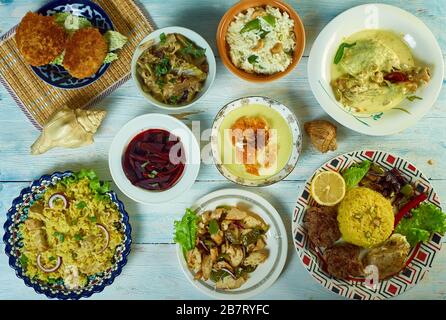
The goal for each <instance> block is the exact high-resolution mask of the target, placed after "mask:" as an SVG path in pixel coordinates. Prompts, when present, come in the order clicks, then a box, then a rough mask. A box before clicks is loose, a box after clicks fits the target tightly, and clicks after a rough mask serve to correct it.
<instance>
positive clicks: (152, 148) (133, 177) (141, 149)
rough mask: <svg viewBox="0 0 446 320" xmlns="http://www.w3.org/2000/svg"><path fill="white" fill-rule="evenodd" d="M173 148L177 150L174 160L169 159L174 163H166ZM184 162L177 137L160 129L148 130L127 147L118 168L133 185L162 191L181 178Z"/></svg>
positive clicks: (169, 161)
mask: <svg viewBox="0 0 446 320" xmlns="http://www.w3.org/2000/svg"><path fill="white" fill-rule="evenodd" d="M178 144H180V147H179V148H178V146H177V145H178ZM173 147H176V148H177V149H178V152H177V154H176V157H177V159H172V160H174V161H175V163H173V162H172V161H171V159H170V156H171V155H170V153H171V150H172V148H173ZM178 159H179V160H180V161H178ZM184 160H185V157H184V151H183V145H182V143H181V141H180V139H179V138H178V137H176V136H174V135H172V134H170V133H169V132H168V131H165V130H162V129H150V130H147V131H144V132H142V133H140V134H139V135H137V136H136V137H135V138H134V139H133V140H132V141H131V142H130V143H129V145H128V147H127V150H126V152H125V155H124V159H123V162H122V167H123V169H124V172H125V174H126V176H127V178H128V179H129V180H130V182H131V183H132V184H133V185H136V186H138V187H141V188H143V189H146V190H161V191H162V190H167V189H169V188H171V187H172V186H173V185H174V184H175V183H176V182H177V181H178V179H180V178H181V175H182V173H183V171H184V162H185V161H184ZM177 161H178V163H176V162H177Z"/></svg>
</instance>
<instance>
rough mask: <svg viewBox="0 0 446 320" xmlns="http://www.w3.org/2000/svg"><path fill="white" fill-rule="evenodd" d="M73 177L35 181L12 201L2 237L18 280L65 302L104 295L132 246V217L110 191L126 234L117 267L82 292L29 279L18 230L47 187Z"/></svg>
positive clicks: (116, 258)
mask: <svg viewBox="0 0 446 320" xmlns="http://www.w3.org/2000/svg"><path fill="white" fill-rule="evenodd" d="M72 174H73V172H71V171H66V172H63V173H62V172H55V173H53V174H52V175H44V176H42V177H41V178H40V179H38V180H35V181H33V182H32V183H31V185H30V186H29V187H27V188H25V189H23V190H22V191H21V193H20V196H18V197H17V198H15V199H14V200H13V202H12V206H11V208H10V209H9V211H8V213H7V217H6V222H5V225H4V230H5V235H4V236H3V241H4V243H5V245H6V247H5V253H6V255H7V256H8V258H9V265H10V266H11V267H12V268H13V269H14V270H15V272H16V275H17V277H19V278H20V279H23V281H24V282H25V284H26V285H27V286H29V287H32V288H33V289H34V290H35V291H36V292H37V293H42V294H44V295H46V296H47V297H49V298H56V299H64V300H65V299H73V300H77V299H80V298H87V297H90V296H91V295H92V294H94V293H98V292H101V291H102V290H104V288H105V287H106V286H108V285H111V284H112V283H113V281H114V279H115V278H116V277H117V276H118V275H119V274H120V273H121V271H122V268H123V267H124V265H125V264H126V263H127V256H128V254H129V253H130V246H131V242H132V239H131V231H132V228H131V226H130V223H129V216H128V214H127V212H126V211H125V209H124V205H123V203H122V202H121V201H120V200H119V199H118V197H117V195H116V193H114V192H113V191H110V192H108V195H109V197H110V199H111V200H112V202H113V203H114V204H116V206H117V208H118V210H119V212H120V215H121V219H120V224H121V228H122V230H123V232H124V240H123V242H122V243H121V244H120V245H119V246H118V247H117V248H116V252H115V256H114V263H113V265H112V266H111V267H110V268H109V269H107V270H106V271H104V272H102V273H100V274H95V275H93V276H91V277H89V279H88V284H87V285H86V286H85V287H83V288H79V289H67V288H66V287H65V286H64V285H63V284H62V283H55V284H51V285H50V284H47V283H42V282H40V281H38V280H36V279H30V278H29V277H27V276H26V275H25V273H24V269H23V267H22V265H21V263H20V256H21V252H20V247H21V246H23V242H22V237H21V234H20V232H19V226H20V224H22V223H23V222H24V221H26V219H27V216H28V209H29V207H30V206H31V205H32V204H33V203H34V201H36V200H38V199H39V198H40V197H41V196H42V195H43V194H44V193H45V191H46V189H47V187H49V186H51V185H54V184H55V183H57V182H58V181H60V180H61V179H63V178H65V177H68V176H71V175H72Z"/></svg>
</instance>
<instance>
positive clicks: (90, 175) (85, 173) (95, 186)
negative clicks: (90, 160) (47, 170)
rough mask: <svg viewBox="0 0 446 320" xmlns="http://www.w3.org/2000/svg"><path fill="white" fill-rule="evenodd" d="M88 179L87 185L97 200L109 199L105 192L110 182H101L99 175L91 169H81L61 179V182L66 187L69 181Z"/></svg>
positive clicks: (108, 189)
mask: <svg viewBox="0 0 446 320" xmlns="http://www.w3.org/2000/svg"><path fill="white" fill-rule="evenodd" d="M85 178H86V179H88V180H90V183H89V187H90V189H91V190H92V191H93V192H94V193H95V197H96V198H97V199H99V200H105V201H107V200H110V198H109V197H108V195H107V192H109V191H110V183H109V182H108V181H104V182H101V181H99V177H98V175H97V174H96V172H94V170H92V169H82V170H80V171H79V172H76V173H74V174H73V175H71V176H69V177H66V178H64V179H63V180H62V183H63V184H64V185H65V186H66V187H68V186H69V185H70V184H71V183H74V182H77V181H79V180H82V179H85Z"/></svg>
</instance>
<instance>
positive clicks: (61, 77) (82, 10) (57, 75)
mask: <svg viewBox="0 0 446 320" xmlns="http://www.w3.org/2000/svg"><path fill="white" fill-rule="evenodd" d="M58 12H69V13H71V14H73V15H75V16H79V17H84V18H86V19H87V20H89V21H90V22H91V24H92V25H93V26H94V27H96V28H98V29H99V31H100V32H101V33H105V32H106V31H108V30H114V29H113V23H112V21H111V20H110V18H109V17H108V15H107V13H106V12H105V11H104V10H103V9H102V8H101V7H100V6H99V5H98V4H96V3H94V2H92V1H89V0H54V1H51V2H49V3H47V4H45V5H44V6H43V7H41V8H40V9H39V10H37V13H40V14H42V15H44V16H52V15H54V14H56V13H58ZM109 66H110V63H106V64H103V65H102V66H101V68H100V69H99V70H98V71H97V72H96V73H95V74H94V75H93V76H91V77H88V78H84V79H77V78H74V77H72V76H71V75H70V74H69V73H68V71H66V70H65V69H64V68H63V67H62V66H58V65H53V64H47V65H45V66H41V67H31V68H32V70H33V71H34V72H35V74H36V75H37V76H38V77H39V78H40V79H42V80H43V81H45V82H46V83H48V84H49V85H52V86H54V87H57V88H61V89H78V88H82V87H85V86H87V85H89V84H92V83H93V82H95V81H96V80H98V79H99V78H100V77H101V76H102V75H103V74H104V73H105V71H106V70H107V69H108V67H109Z"/></svg>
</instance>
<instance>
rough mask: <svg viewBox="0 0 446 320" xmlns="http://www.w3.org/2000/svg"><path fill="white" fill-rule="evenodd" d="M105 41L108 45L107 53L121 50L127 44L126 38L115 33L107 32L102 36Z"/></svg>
mask: <svg viewBox="0 0 446 320" xmlns="http://www.w3.org/2000/svg"><path fill="white" fill-rule="evenodd" d="M104 38H105V41H107V44H108V51H109V52H110V51H115V50H118V49H121V48H122V47H123V46H124V45H125V44H126V43H127V40H128V39H127V37H126V36H124V35H122V34H121V33H119V32H117V31H112V30H109V31H107V32H106V33H105V34H104Z"/></svg>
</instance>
